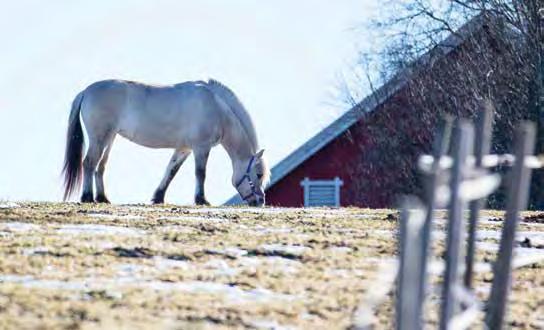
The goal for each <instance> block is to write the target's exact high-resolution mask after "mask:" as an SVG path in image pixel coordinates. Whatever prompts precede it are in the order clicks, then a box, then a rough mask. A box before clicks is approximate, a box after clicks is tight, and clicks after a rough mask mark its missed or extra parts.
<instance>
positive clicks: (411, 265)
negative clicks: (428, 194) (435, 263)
mask: <svg viewBox="0 0 544 330" xmlns="http://www.w3.org/2000/svg"><path fill="white" fill-rule="evenodd" d="M424 222H425V209H424V208H423V205H422V204H421V202H420V201H419V200H418V199H417V198H415V197H406V198H405V200H404V201H403V204H402V209H401V214H400V239H399V249H400V265H399V271H398V282H397V299H396V329H397V330H419V329H422V307H423V301H424V297H421V296H419V288H420V283H421V281H422V280H423V278H424V277H425V274H422V273H421V270H422V269H423V268H424V267H422V266H421V264H422V263H425V262H426V260H425V259H424V258H422V250H421V248H420V246H421V244H422V240H423V235H422V231H423V226H424Z"/></svg>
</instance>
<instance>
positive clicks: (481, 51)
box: [347, 0, 544, 209]
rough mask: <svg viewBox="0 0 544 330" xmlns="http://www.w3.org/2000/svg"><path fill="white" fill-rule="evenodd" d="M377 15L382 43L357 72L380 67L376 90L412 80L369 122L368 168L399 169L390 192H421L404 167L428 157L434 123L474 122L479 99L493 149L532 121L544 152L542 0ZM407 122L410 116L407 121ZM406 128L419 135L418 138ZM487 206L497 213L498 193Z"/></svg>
mask: <svg viewBox="0 0 544 330" xmlns="http://www.w3.org/2000/svg"><path fill="white" fill-rule="evenodd" d="M383 8H384V12H385V13H388V14H385V15H383V16H382V17H381V18H380V20H379V21H376V22H373V30H374V31H380V35H382V36H384V37H383V40H382V41H383V44H384V46H383V48H381V49H380V50H379V51H374V52H364V53H361V65H362V66H364V67H365V68H376V67H377V68H378V70H377V71H378V73H379V74H378V75H375V74H374V76H375V77H378V79H375V80H372V82H373V84H374V85H378V84H380V82H384V81H386V80H388V79H398V77H399V75H401V76H402V75H403V73H406V72H409V73H410V77H411V79H410V81H409V82H408V83H407V85H406V87H404V88H403V90H402V91H401V94H402V96H400V97H396V98H393V99H392V100H390V101H389V104H388V105H387V106H386V107H388V108H389V109H388V110H387V111H382V112H383V113H382V114H381V115H380V116H384V117H385V118H374V119H373V118H372V116H375V117H377V116H378V115H377V114H369V116H368V117H369V118H368V119H367V120H368V121H369V123H371V124H372V125H371V126H372V127H370V130H372V137H373V139H374V141H373V142H374V144H373V148H371V149H372V150H373V151H374V153H375V154H376V155H374V156H373V157H375V158H379V159H374V161H376V160H377V161H378V162H379V163H380V164H382V165H383V166H390V170H388V173H389V172H391V171H395V170H394V169H395V168H397V169H398V170H397V172H400V173H395V174H394V175H393V179H392V180H393V182H391V185H392V186H390V187H387V188H389V189H396V191H399V192H404V191H407V190H412V189H417V188H418V187H420V186H421V185H420V184H419V182H418V181H417V176H416V174H415V170H414V169H413V168H412V167H410V165H409V164H408V163H407V162H411V161H413V160H414V157H415V156H416V155H417V154H418V153H420V152H428V151H429V148H430V139H431V136H432V129H431V128H432V127H433V126H434V124H435V122H436V120H437V118H438V117H440V115H441V114H443V113H451V114H454V115H463V116H471V115H472V114H473V113H474V112H475V110H476V109H477V108H478V104H479V102H480V101H481V100H482V99H491V100H492V101H493V103H494V104H495V106H496V109H497V114H496V123H495V132H494V133H495V134H494V140H493V147H492V148H493V150H494V151H496V152H505V151H508V150H510V146H511V143H512V136H513V134H512V132H513V127H514V125H515V123H516V122H518V121H519V120H520V119H529V120H532V121H535V122H536V123H537V124H538V139H537V152H538V153H543V152H544V0H517V1H516V0H439V1H437V0H404V1H400V2H399V1H390V2H387V3H386V4H385V5H384V6H383ZM467 22H468V23H467ZM450 41H451V42H450ZM444 55H445V56H444ZM376 63H378V64H376ZM376 80H378V81H376ZM347 94H349V93H347ZM410 115H411V116H415V117H416V118H415V119H407V118H406V116H410ZM406 121H407V122H406ZM380 123H382V124H385V125H389V126H391V125H393V126H395V129H393V130H391V129H389V128H387V127H385V128H384V127H383V126H382V127H380V126H379V124H380ZM406 125H409V126H408V127H406ZM413 125H417V126H416V127H419V128H420V129H419V130H418V131H417V132H415V134H414V132H410V131H413V129H414V128H413ZM395 130H397V131H396V132H395ZM400 130H404V131H402V132H401V131H400ZM365 148H366V149H365V150H366V151H367V155H365V156H363V157H366V159H363V162H362V163H363V164H362V166H361V167H360V168H359V169H354V177H364V174H365V173H363V172H365V171H366V172H368V167H365V166H366V165H365V161H366V162H367V163H368V157H369V155H368V143H367V144H366V146H365ZM371 157H372V156H371ZM363 167H364V168H363ZM366 174H368V173H366ZM363 180H365V179H363ZM366 181H368V180H366ZM366 181H365V182H363V183H362V184H361V187H362V186H364V185H368V182H366ZM379 184H380V186H382V187H383V184H382V183H379ZM361 189H363V188H361ZM363 190H364V189H363ZM491 203H492V206H501V204H502V198H501V196H500V194H499V195H497V196H495V199H494V200H491ZM530 205H531V207H532V208H539V209H544V174H542V173H537V174H536V175H535V176H534V178H533V184H532V193H531V201H530Z"/></svg>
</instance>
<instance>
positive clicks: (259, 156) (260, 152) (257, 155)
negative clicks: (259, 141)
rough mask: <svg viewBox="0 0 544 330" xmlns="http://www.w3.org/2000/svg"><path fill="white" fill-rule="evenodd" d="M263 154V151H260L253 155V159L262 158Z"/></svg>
mask: <svg viewBox="0 0 544 330" xmlns="http://www.w3.org/2000/svg"><path fill="white" fill-rule="evenodd" d="M263 153H264V149H261V150H259V151H258V152H257V153H256V154H255V158H259V159H260V158H262V157H263Z"/></svg>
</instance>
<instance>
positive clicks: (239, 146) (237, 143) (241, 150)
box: [221, 123, 257, 164]
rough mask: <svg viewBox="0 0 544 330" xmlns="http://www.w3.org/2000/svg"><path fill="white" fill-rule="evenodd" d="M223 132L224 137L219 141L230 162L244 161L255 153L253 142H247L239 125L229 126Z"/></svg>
mask: <svg viewBox="0 0 544 330" xmlns="http://www.w3.org/2000/svg"><path fill="white" fill-rule="evenodd" d="M229 126H230V127H228V128H227V129H225V130H224V136H223V139H222V141H221V144H222V145H223V148H225V150H226V151H227V154H228V155H229V157H230V159H231V161H232V162H233V164H234V163H236V162H241V161H246V160H247V159H250V158H251V157H252V156H253V155H255V153H256V152H257V150H256V148H257V145H256V143H255V141H251V140H249V137H248V135H247V134H246V133H245V132H244V130H243V127H241V126H240V124H239V123H238V124H236V125H229Z"/></svg>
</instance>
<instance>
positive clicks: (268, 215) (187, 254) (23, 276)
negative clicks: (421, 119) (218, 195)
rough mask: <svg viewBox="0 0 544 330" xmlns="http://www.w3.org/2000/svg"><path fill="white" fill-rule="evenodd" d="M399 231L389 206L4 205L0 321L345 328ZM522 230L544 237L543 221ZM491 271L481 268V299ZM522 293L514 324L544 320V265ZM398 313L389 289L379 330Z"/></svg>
mask: <svg viewBox="0 0 544 330" xmlns="http://www.w3.org/2000/svg"><path fill="white" fill-rule="evenodd" d="M12 206H13V205H12ZM485 216H486V217H496V218H499V219H500V217H501V216H502V214H501V213H497V212H488V213H486V214H485ZM532 216H534V218H535V219H538V216H537V214H532ZM441 217H443V214H439V215H438V218H441ZM500 226H501V222H500V221H486V222H484V223H482V224H481V226H480V229H481V230H490V231H496V230H498V229H500ZM436 227H437V229H438V230H439V231H440V230H441V229H443V227H444V222H443V221H440V220H437V223H436ZM396 228H397V213H396V212H395V211H393V210H364V209H340V210H328V209H319V210H300V209H282V210H280V209H264V210H255V209H221V208H217V209H215V208H211V209H210V208H207V209H202V208H195V207H189V208H185V207H179V206H173V205H166V206H161V207H151V206H144V205H122V206H105V205H99V206H96V205H79V204H52V203H20V204H19V205H18V206H17V207H6V208H0V238H1V240H0V328H10V329H13V328H55V329H56V328H71V329H80V328H81V329H93V328H108V329H111V328H131V329H133V328H136V329H137V328H167V329H169V328H184V329H185V328H194V329H201V328H203V329H205V328H274V327H279V326H284V327H295V328H323V329H331V328H348V327H350V326H351V325H352V317H353V313H354V310H355V309H356V307H357V305H358V304H359V303H360V300H361V297H363V296H364V294H365V293H366V292H369V290H373V285H374V283H375V281H376V277H377V276H380V274H379V273H377V268H378V267H377V266H378V265H379V264H382V263H384V262H391V260H392V258H394V256H395V254H396V238H395V235H396V234H395V233H396ZM520 231H523V232H529V231H535V232H540V233H542V235H544V225H542V224H541V223H539V221H538V220H537V221H532V222H530V223H529V222H527V223H522V224H521V225H520ZM536 235H539V234H536ZM487 240H488V243H489V242H490V243H492V244H494V243H496V239H495V241H494V238H492V237H491V238H487ZM441 251H443V241H442V240H438V241H437V242H436V244H435V252H436V255H440V254H441ZM540 251H543V250H540ZM494 255H495V254H494V252H493V251H484V252H481V253H479V254H478V260H479V261H490V260H493V258H494ZM491 278H492V276H491V274H489V273H482V274H480V275H479V276H478V286H479V287H480V288H482V289H481V290H482V293H481V294H480V295H481V298H482V299H484V298H485V296H486V293H485V288H486V287H489V281H490V280H491ZM437 280H438V279H437ZM513 291H514V293H513V296H512V304H511V306H510V310H511V313H510V320H511V321H510V325H511V326H512V327H513V328H519V329H536V328H539V327H542V325H543V322H544V320H543V319H542V317H543V316H542V315H544V264H542V263H541V264H538V265H534V266H531V267H526V268H522V269H518V270H516V271H515V274H514V282H513ZM433 301H434V300H431V301H430V304H431V305H432V304H433ZM434 305H436V304H434ZM431 307H432V306H431ZM435 309H436V308H434V307H432V308H430V310H431V312H430V313H429V315H428V319H429V321H428V322H429V324H433V322H436V315H435V314H434V313H433V312H432V310H435ZM539 317H540V319H539ZM391 318H392V302H391V299H390V298H388V299H387V300H386V302H385V303H384V304H383V305H382V306H381V307H380V308H379V310H378V319H379V320H380V325H379V328H384V329H386V328H391Z"/></svg>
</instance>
